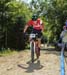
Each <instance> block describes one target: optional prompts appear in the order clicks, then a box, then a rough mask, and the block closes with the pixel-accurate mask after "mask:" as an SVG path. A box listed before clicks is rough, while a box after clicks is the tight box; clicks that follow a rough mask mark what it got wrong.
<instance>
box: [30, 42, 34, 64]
mask: <svg viewBox="0 0 67 75" xmlns="http://www.w3.org/2000/svg"><path fill="white" fill-rule="evenodd" d="M30 48H31V61H32V63H33V62H34V43H33V42H30Z"/></svg>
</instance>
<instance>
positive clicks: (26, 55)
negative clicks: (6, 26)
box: [0, 50, 67, 75]
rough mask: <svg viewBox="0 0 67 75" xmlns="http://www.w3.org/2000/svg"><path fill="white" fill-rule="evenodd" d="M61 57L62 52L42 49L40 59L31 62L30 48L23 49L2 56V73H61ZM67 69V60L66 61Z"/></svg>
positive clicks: (0, 73)
mask: <svg viewBox="0 0 67 75" xmlns="http://www.w3.org/2000/svg"><path fill="white" fill-rule="evenodd" d="M66 54H67V53H66ZM59 59H60V52H57V51H47V50H42V51H41V56H40V61H35V62H34V63H31V62H30V50H26V51H21V52H19V53H16V54H14V55H10V56H6V57H0V75H60V60H59ZM66 61H67V59H66ZM65 69H67V62H65ZM66 75H67V73H66Z"/></svg>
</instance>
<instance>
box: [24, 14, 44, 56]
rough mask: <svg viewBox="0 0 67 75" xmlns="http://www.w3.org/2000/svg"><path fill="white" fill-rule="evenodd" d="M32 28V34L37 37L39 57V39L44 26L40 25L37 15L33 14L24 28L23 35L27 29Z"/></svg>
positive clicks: (40, 21)
mask: <svg viewBox="0 0 67 75" xmlns="http://www.w3.org/2000/svg"><path fill="white" fill-rule="evenodd" d="M30 26H32V27H33V30H32V33H34V34H37V37H38V39H37V40H38V50H39V51H38V52H39V53H38V55H39V56H40V46H41V37H42V32H43V31H44V24H43V23H42V20H41V19H40V18H39V17H38V15H37V14H34V15H33V16H32V19H31V20H29V21H28V22H27V24H26V25H25V28H24V33H25V32H26V30H27V28H28V27H30Z"/></svg>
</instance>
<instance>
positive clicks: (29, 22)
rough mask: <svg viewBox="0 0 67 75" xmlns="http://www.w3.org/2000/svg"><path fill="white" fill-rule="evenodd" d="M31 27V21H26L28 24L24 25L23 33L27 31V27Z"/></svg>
mask: <svg viewBox="0 0 67 75" xmlns="http://www.w3.org/2000/svg"><path fill="white" fill-rule="evenodd" d="M31 25H32V20H30V21H28V23H27V24H26V25H25V28H24V31H23V32H24V33H25V32H26V30H27V28H28V27H29V26H31Z"/></svg>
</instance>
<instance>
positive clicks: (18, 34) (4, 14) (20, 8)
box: [0, 0, 32, 49]
mask: <svg viewBox="0 0 67 75" xmlns="http://www.w3.org/2000/svg"><path fill="white" fill-rule="evenodd" d="M31 14H32V13H31V11H30V9H29V7H28V5H27V4H25V3H23V2H20V1H19V2H17V1H16V0H1V1H0V29H1V32H4V38H3V39H4V40H5V41H4V42H3V44H2V43H1V47H6V48H7V47H10V48H19V49H20V48H21V49H23V48H24V47H25V41H24V39H23V34H22V32H23V28H24V26H25V24H26V22H27V21H28V20H29V19H30V17H31ZM2 35H3V34H2ZM0 40H2V38H1V39H0ZM4 44H5V45H4Z"/></svg>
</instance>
